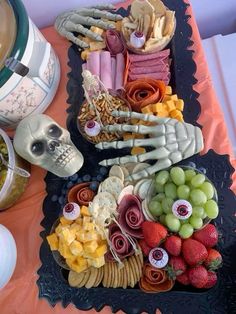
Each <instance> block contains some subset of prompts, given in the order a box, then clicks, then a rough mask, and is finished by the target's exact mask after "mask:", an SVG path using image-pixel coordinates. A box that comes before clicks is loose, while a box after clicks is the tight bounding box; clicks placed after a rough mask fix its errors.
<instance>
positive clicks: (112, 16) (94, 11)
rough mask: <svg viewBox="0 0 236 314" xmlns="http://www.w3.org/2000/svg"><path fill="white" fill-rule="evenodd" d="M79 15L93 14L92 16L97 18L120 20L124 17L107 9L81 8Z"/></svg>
mask: <svg viewBox="0 0 236 314" xmlns="http://www.w3.org/2000/svg"><path fill="white" fill-rule="evenodd" d="M77 12H78V14H79V15H82V16H91V17H96V18H98V17H99V18H105V19H108V20H110V21H120V20H122V19H123V17H122V16H121V15H119V14H113V13H110V12H106V11H100V10H98V9H86V8H85V9H81V10H79V11H77Z"/></svg>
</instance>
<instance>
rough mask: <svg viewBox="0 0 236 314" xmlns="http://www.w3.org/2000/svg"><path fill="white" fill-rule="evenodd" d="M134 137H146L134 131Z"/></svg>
mask: <svg viewBox="0 0 236 314" xmlns="http://www.w3.org/2000/svg"><path fill="white" fill-rule="evenodd" d="M134 138H136V139H143V138H145V135H143V134H138V133H134Z"/></svg>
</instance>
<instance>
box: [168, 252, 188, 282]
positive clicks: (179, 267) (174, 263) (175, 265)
mask: <svg viewBox="0 0 236 314" xmlns="http://www.w3.org/2000/svg"><path fill="white" fill-rule="evenodd" d="M186 268H187V265H186V263H185V261H184V259H183V258H182V257H181V256H172V257H171V258H170V260H169V265H168V267H167V271H168V275H169V277H170V278H171V279H174V280H175V279H176V277H177V276H179V275H181V274H183V273H184V272H185V271H186Z"/></svg>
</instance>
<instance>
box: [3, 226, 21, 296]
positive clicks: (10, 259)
mask: <svg viewBox="0 0 236 314" xmlns="http://www.w3.org/2000/svg"><path fill="white" fill-rule="evenodd" d="M0 248H1V258H0V289H2V288H4V287H5V285H6V284H7V283H8V281H9V280H10V279H11V276H12V274H13V272H14V269H15V267H16V258H17V251H16V243H15V240H14V238H13V236H12V234H11V233H10V231H9V230H8V229H7V228H6V227H4V226H3V225H0ZM0 293H1V292H0Z"/></svg>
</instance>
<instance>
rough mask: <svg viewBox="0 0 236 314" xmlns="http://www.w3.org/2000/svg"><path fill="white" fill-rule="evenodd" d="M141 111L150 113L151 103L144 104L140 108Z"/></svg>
mask: <svg viewBox="0 0 236 314" xmlns="http://www.w3.org/2000/svg"><path fill="white" fill-rule="evenodd" d="M141 111H142V113H152V105H148V106H145V107H143V108H142V109H141Z"/></svg>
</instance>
